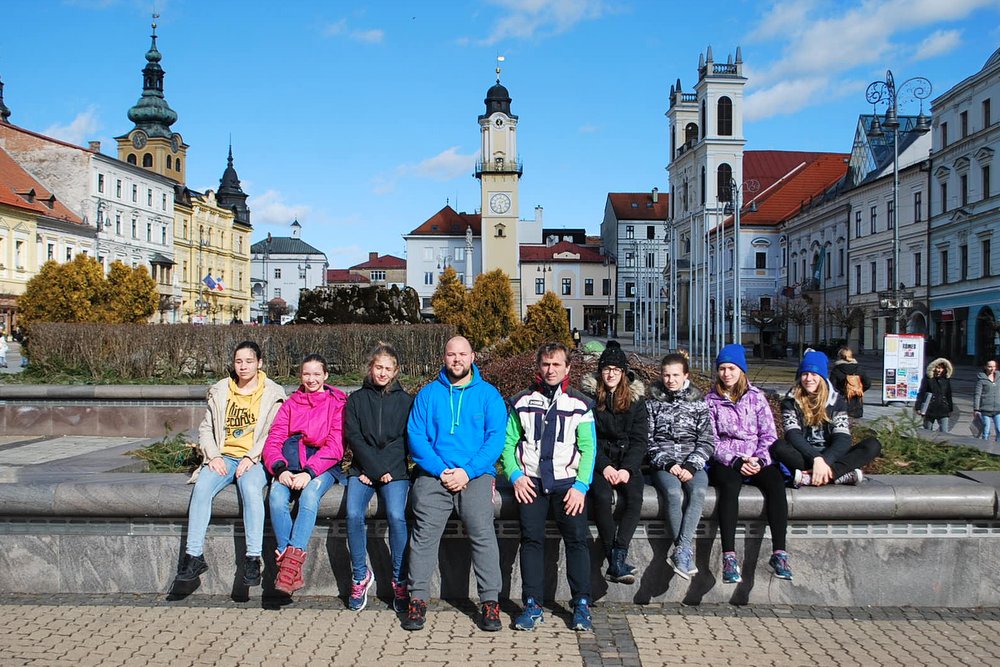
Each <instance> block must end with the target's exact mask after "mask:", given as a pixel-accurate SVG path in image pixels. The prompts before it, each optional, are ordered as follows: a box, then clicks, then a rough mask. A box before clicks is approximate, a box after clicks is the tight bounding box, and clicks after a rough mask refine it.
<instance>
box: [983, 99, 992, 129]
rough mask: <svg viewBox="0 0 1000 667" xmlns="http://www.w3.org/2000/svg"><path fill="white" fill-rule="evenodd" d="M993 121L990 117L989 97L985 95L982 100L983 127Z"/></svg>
mask: <svg viewBox="0 0 1000 667" xmlns="http://www.w3.org/2000/svg"><path fill="white" fill-rule="evenodd" d="M992 122H993V119H991V118H990V99H989V98H988V97H987V98H986V99H985V100H983V128H984V129H985V128H987V127H989V126H990V124H991V123H992Z"/></svg>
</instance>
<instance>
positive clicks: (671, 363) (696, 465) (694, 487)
mask: <svg viewBox="0 0 1000 667" xmlns="http://www.w3.org/2000/svg"><path fill="white" fill-rule="evenodd" d="M690 372H691V369H690V366H689V363H688V357H687V355H686V354H682V353H672V354H668V355H667V356H665V357H663V360H662V361H661V362H660V379H659V380H656V381H655V382H653V383H652V384H651V385H650V387H649V400H647V401H646V413H647V414H648V417H649V443H648V445H647V454H648V457H649V464H650V467H651V468H652V473H653V486H655V487H656V488H657V489H659V491H660V493H662V494H663V503H664V504H663V507H664V514H665V516H664V519H665V521H666V524H667V529H668V530H669V531H670V540H671V543H672V544H673V546H674V550H673V553H671V554H670V556H669V557H668V559H667V562H668V563H669V564H670V567H671V568H673V570H674V572H676V573H677V575H678V576H680V577H683V578H685V579H690V578H691V577H692V576H693V575H695V574H697V573H698V568H697V567H695V562H694V553H693V544H694V533H695V530H696V529H697V528H698V522H699V521H701V510H702V508H703V507H704V506H705V491H706V489H707V488H708V473H706V472H705V464H707V463H708V460H709V458H710V457H711V456H712V450H713V449H714V448H715V435H714V433H713V431H712V420H711V417H710V416H709V414H708V404H707V403H705V399H704V397H703V396H702V393H701V391H699V390H698V388H697V387H695V386H694V385H693V384H691V380H690V377H689V374H690Z"/></svg>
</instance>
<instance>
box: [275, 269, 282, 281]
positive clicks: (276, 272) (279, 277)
mask: <svg viewBox="0 0 1000 667" xmlns="http://www.w3.org/2000/svg"><path fill="white" fill-rule="evenodd" d="M274 279H275V280H281V269H280V268H276V269H275V270H274Z"/></svg>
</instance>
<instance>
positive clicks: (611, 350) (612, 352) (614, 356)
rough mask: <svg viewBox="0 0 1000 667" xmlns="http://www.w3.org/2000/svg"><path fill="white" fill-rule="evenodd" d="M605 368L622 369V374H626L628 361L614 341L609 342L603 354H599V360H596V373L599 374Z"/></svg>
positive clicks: (620, 347)
mask: <svg viewBox="0 0 1000 667" xmlns="http://www.w3.org/2000/svg"><path fill="white" fill-rule="evenodd" d="M605 366H615V367H617V368H620V369H622V372H623V373H626V374H627V373H628V359H626V358H625V352H623V351H622V346H621V345H619V344H618V341H616V340H609V341H608V345H607V347H605V348H604V352H601V358H600V359H598V360H597V372H598V373H600V372H601V370H603V369H604V367H605Z"/></svg>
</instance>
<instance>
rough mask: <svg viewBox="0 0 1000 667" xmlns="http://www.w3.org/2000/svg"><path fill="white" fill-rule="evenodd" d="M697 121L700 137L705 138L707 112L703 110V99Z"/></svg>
mask: <svg viewBox="0 0 1000 667" xmlns="http://www.w3.org/2000/svg"><path fill="white" fill-rule="evenodd" d="M698 123H699V124H700V125H701V138H702V139H704V138H705V126H706V125H708V114H707V113H706V112H705V100H702V101H701V114H700V115H699V116H698Z"/></svg>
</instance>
